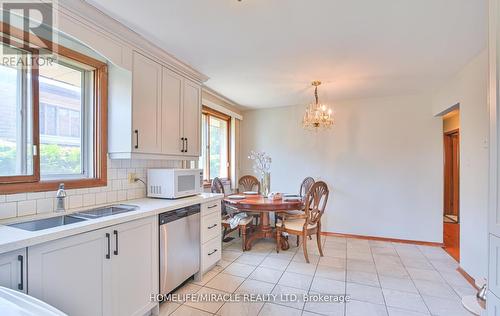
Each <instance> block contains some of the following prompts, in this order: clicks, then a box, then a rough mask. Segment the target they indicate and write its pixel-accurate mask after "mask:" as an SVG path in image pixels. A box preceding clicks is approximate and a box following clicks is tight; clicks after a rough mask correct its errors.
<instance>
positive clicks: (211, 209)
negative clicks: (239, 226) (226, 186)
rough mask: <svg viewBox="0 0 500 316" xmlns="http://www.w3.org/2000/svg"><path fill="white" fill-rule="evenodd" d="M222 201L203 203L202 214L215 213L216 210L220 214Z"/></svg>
mask: <svg viewBox="0 0 500 316" xmlns="http://www.w3.org/2000/svg"><path fill="white" fill-rule="evenodd" d="M220 203H221V201H220V200H217V201H213V202H208V203H204V204H202V205H201V216H205V215H208V214H211V213H215V212H217V213H219V214H220V212H221V208H220V205H221V204H220Z"/></svg>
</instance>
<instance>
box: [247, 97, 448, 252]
mask: <svg viewBox="0 0 500 316" xmlns="http://www.w3.org/2000/svg"><path fill="white" fill-rule="evenodd" d="M334 106H335V118H336V124H335V127H334V128H333V129H332V130H331V131H328V132H326V133H317V134H316V133H314V132H308V131H305V130H304V129H303V128H302V127H301V119H302V115H303V111H304V108H305V106H298V107H286V108H275V109H265V110H256V111H249V112H245V114H244V115H245V119H244V120H243V121H242V123H241V136H240V138H241V161H240V163H241V174H244V173H251V170H252V169H251V162H250V161H249V160H248V159H247V156H248V152H249V151H250V150H258V151H266V152H269V153H270V154H271V156H272V158H273V164H272V170H271V189H272V190H275V191H285V192H297V191H298V189H299V185H300V182H301V180H302V179H303V178H304V177H306V176H313V177H314V178H316V179H322V180H324V181H326V182H327V183H328V185H329V186H330V189H331V191H332V195H331V199H330V200H329V203H328V207H327V211H326V214H325V219H324V220H323V222H324V224H323V227H324V230H325V231H328V232H338V233H347V234H358V235H369V236H379V237H389V238H399V239H408V240H420V241H430V242H442V237H443V233H442V196H443V166H442V121H441V119H440V118H435V117H433V115H432V108H431V98H430V96H425V95H412V96H399V97H387V98H372V99H362V100H353V101H348V102H340V103H334Z"/></svg>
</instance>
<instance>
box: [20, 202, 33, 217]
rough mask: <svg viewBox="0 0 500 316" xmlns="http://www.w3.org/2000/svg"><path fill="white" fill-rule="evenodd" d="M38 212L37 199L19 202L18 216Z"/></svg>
mask: <svg viewBox="0 0 500 316" xmlns="http://www.w3.org/2000/svg"><path fill="white" fill-rule="evenodd" d="M33 214H36V201H35V200H26V201H21V202H17V216H26V215H33Z"/></svg>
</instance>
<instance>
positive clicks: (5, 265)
mask: <svg viewBox="0 0 500 316" xmlns="http://www.w3.org/2000/svg"><path fill="white" fill-rule="evenodd" d="M0 286H4V287H7V288H9V289H13V290H17V291H21V292H24V293H26V248H23V249H19V250H15V251H11V252H7V253H4V254H1V255H0Z"/></svg>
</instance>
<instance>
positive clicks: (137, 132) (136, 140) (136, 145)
mask: <svg viewBox="0 0 500 316" xmlns="http://www.w3.org/2000/svg"><path fill="white" fill-rule="evenodd" d="M134 133H135V146H134V147H135V149H137V148H139V130H138V129H136V130H135V131H134Z"/></svg>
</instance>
